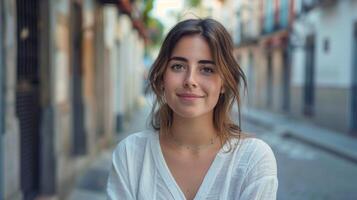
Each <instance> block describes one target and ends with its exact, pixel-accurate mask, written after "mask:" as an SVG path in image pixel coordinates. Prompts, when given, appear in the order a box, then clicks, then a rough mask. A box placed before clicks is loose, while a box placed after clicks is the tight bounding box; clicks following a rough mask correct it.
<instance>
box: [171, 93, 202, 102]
mask: <svg viewBox="0 0 357 200" xmlns="http://www.w3.org/2000/svg"><path fill="white" fill-rule="evenodd" d="M177 96H178V97H179V98H181V99H183V100H186V101H190V100H196V99H199V98H203V96H202V95H198V94H192V93H180V94H177Z"/></svg>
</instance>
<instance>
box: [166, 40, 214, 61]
mask: <svg viewBox="0 0 357 200" xmlns="http://www.w3.org/2000/svg"><path fill="white" fill-rule="evenodd" d="M173 56H180V57H184V58H186V59H187V60H193V61H194V60H200V59H205V60H212V59H213V58H212V52H211V49H210V46H209V44H208V42H207V41H206V40H205V39H204V38H203V37H202V36H200V35H189V36H184V37H182V38H181V39H180V40H179V41H178V42H177V43H176V44H175V46H174V48H173V50H172V53H171V56H170V57H173Z"/></svg>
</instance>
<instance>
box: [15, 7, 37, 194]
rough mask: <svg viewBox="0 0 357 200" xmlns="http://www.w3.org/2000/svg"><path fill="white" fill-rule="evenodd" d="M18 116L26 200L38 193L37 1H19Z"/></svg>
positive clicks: (21, 174)
mask: <svg viewBox="0 0 357 200" xmlns="http://www.w3.org/2000/svg"><path fill="white" fill-rule="evenodd" d="M16 8H17V11H16V12H17V72H16V73H17V85H16V114H17V117H18V120H19V126H20V178H21V190H22V192H23V195H24V199H26V200H27V199H34V197H35V196H36V195H37V193H38V192H39V180H40V177H39V164H40V160H39V158H40V149H39V147H40V141H39V140H40V134H39V125H40V118H41V115H40V113H41V109H40V75H39V73H40V71H39V69H40V67H39V59H38V58H39V54H38V51H39V49H38V47H39V45H38V43H39V42H38V39H39V38H38V34H39V31H38V19H39V18H38V16H39V2H38V0H33V1H28V0H18V1H17V4H16Z"/></svg>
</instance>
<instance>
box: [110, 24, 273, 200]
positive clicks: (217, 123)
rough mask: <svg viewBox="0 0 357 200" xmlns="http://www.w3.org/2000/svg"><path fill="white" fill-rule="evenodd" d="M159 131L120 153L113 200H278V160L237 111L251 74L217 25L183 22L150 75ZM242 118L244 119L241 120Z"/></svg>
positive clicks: (128, 142)
mask: <svg viewBox="0 0 357 200" xmlns="http://www.w3.org/2000/svg"><path fill="white" fill-rule="evenodd" d="M149 82H150V88H151V89H152V90H153V92H154V93H155V95H156V102H155V104H154V107H153V110H152V115H151V116H152V118H151V122H152V123H151V124H152V127H153V129H154V130H148V131H144V132H140V133H135V134H133V135H131V136H129V137H127V138H126V139H124V140H123V141H121V142H120V143H119V145H118V146H117V148H116V149H115V151H114V153H113V158H112V159H113V160H112V162H113V166H112V169H111V172H110V175H109V180H108V187H107V191H108V196H109V199H148V200H152V199H158V200H169V199H175V200H183V199H187V200H191V199H195V200H198V199H222V200H226V199H240V200H248V199H249V200H251V199H264V200H268V199H276V191H277V187H278V181H277V169H276V160H275V157H274V154H273V152H272V150H271V149H270V147H269V146H268V145H267V144H266V143H264V142H263V141H261V140H259V139H256V138H252V137H248V136H246V135H244V134H243V133H242V131H241V129H240V124H239V126H238V125H236V124H234V122H233V120H232V119H231V116H230V112H231V110H232V106H233V105H234V103H235V102H237V104H238V107H239V101H240V99H239V87H240V86H241V84H242V83H244V86H245V85H246V84H245V83H246V81H245V76H244V74H243V72H242V70H241V68H240V67H239V65H238V64H237V63H236V61H235V59H234V57H233V44H232V40H231V38H230V36H229V34H228V32H227V31H226V30H225V28H224V27H223V26H222V25H221V24H220V23H219V22H217V21H215V20H213V19H190V20H185V21H182V22H180V23H178V24H177V25H176V26H175V27H174V28H173V29H172V30H171V31H170V32H169V33H168V35H167V37H166V38H165V40H164V42H163V44H162V47H161V50H160V52H159V55H158V58H157V59H156V61H155V62H154V64H153V66H152V69H151V71H150V74H149ZM239 118H240V116H239Z"/></svg>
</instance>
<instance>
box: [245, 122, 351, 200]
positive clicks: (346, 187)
mask: <svg viewBox="0 0 357 200" xmlns="http://www.w3.org/2000/svg"><path fill="white" fill-rule="evenodd" d="M243 124H244V127H243V129H244V130H246V131H249V132H252V133H256V135H257V137H259V138H262V139H263V140H264V141H266V142H267V143H268V144H270V146H271V147H272V149H273V151H274V153H275V156H276V159H277V163H278V176H279V177H278V178H279V190H278V200H286V199H287V200H302V199H303V200H320V199H321V200H328V199H331V200H353V199H356V198H357V179H356V178H357V165H356V164H355V163H353V162H350V161H347V160H344V159H340V158H338V157H337V156H335V155H332V154H330V153H327V152H325V151H322V150H320V149H317V148H314V147H312V146H309V145H307V144H304V143H302V142H300V141H298V140H295V139H293V138H284V137H280V136H279V135H276V134H274V130H269V129H268V128H263V127H259V126H256V125H254V124H252V123H249V122H247V121H243Z"/></svg>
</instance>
